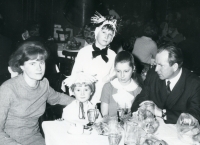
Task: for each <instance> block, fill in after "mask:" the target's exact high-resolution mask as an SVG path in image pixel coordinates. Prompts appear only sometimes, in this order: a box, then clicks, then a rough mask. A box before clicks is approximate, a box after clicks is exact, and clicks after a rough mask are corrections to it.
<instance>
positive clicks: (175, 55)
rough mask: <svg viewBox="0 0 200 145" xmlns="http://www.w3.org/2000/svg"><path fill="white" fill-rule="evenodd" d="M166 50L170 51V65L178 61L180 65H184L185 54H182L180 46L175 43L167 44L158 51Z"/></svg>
mask: <svg viewBox="0 0 200 145" xmlns="http://www.w3.org/2000/svg"><path fill="white" fill-rule="evenodd" d="M164 50H165V51H167V52H168V53H169V56H168V62H169V64H170V66H172V65H173V64H175V63H177V64H178V67H179V68H180V67H181V66H182V65H183V54H182V51H181V49H180V48H178V47H176V46H174V45H170V44H167V45H164V46H161V47H160V48H159V49H158V53H160V52H162V51H164Z"/></svg>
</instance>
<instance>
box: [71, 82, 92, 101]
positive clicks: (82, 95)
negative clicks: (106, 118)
mask: <svg viewBox="0 0 200 145" xmlns="http://www.w3.org/2000/svg"><path fill="white" fill-rule="evenodd" d="M91 95H92V91H91V89H90V87H89V86H88V85H84V84H77V85H76V87H75V88H74V96H75V97H76V99H77V100H78V101H80V102H86V101H88V100H89V99H90V96H91Z"/></svg>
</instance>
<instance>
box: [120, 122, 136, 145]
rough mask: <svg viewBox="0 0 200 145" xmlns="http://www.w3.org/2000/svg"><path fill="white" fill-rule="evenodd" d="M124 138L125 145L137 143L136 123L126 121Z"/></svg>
mask: <svg viewBox="0 0 200 145" xmlns="http://www.w3.org/2000/svg"><path fill="white" fill-rule="evenodd" d="M124 130H125V137H124V143H125V144H126V145H129V144H135V145H137V144H138V143H139V138H140V137H139V128H138V123H136V122H132V121H126V122H125V125H124Z"/></svg>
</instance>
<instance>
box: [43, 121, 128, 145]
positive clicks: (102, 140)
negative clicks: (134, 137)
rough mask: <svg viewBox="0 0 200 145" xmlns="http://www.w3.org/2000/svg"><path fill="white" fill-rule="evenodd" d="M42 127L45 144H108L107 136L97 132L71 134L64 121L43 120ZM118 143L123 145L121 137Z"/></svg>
mask: <svg viewBox="0 0 200 145" xmlns="http://www.w3.org/2000/svg"><path fill="white" fill-rule="evenodd" d="M42 128H43V131H44V134H45V142H46V145H109V142H108V136H103V135H98V134H94V133H92V134H82V135H72V134H69V133H68V132H67V130H68V128H69V125H68V124H67V123H66V122H65V121H44V122H43V123H42ZM119 145H124V141H123V138H122V139H121V142H120V144H119Z"/></svg>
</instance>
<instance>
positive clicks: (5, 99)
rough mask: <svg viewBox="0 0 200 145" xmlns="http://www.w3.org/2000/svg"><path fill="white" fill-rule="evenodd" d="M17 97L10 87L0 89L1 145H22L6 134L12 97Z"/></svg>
mask: <svg viewBox="0 0 200 145" xmlns="http://www.w3.org/2000/svg"><path fill="white" fill-rule="evenodd" d="M13 95H15V94H14V92H13V91H12V90H11V89H10V88H9V86H6V85H2V86H1V87H0V102H1V104H0V116H1V117H0V143H1V144H4V145H21V144H20V143H18V142H17V141H16V140H14V139H13V138H11V137H10V136H9V135H8V134H6V132H4V128H5V124H6V119H7V117H8V113H9V108H10V105H11V100H12V98H11V96H13Z"/></svg>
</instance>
